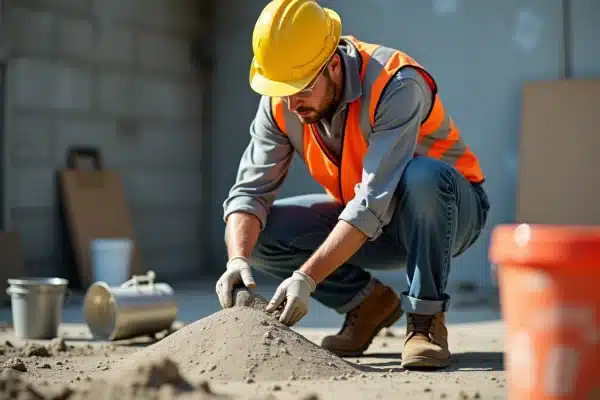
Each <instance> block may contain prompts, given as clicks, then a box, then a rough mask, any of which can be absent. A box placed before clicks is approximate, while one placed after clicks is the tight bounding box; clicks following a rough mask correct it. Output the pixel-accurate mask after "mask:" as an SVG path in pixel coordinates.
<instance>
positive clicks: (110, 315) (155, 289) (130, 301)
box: [83, 271, 178, 341]
mask: <svg viewBox="0 0 600 400" xmlns="http://www.w3.org/2000/svg"><path fill="white" fill-rule="evenodd" d="M155 278H156V275H155V274H154V272H153V271H149V272H148V274H147V275H146V276H133V277H132V279H130V280H128V281H127V282H125V283H123V284H122V285H120V286H116V287H113V286H109V285H108V284H106V283H105V282H95V283H94V284H92V285H91V286H90V287H89V289H88V290H87V292H86V294H85V299H84V303H83V312H84V315H85V319H86V322H87V325H88V327H89V329H90V331H91V333H92V335H93V336H94V338H96V339H98V340H109V341H114V340H123V339H131V338H134V337H137V336H143V335H154V334H156V333H158V332H162V331H164V330H167V329H169V328H170V327H171V325H172V324H173V322H174V321H175V319H176V318H177V311H178V310H177V303H176V301H175V297H174V292H173V289H172V288H171V286H169V285H168V284H166V283H155V282H154V280H155Z"/></svg>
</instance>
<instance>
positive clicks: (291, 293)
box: [266, 271, 317, 326]
mask: <svg viewBox="0 0 600 400" xmlns="http://www.w3.org/2000/svg"><path fill="white" fill-rule="evenodd" d="M316 287H317V285H316V283H315V281H314V280H313V279H312V278H311V277H310V276H308V275H306V274H305V273H304V272H301V271H294V273H293V274H292V276H290V277H289V278H287V279H286V280H284V281H283V282H281V284H280V285H279V287H278V288H277V290H276V291H275V294H274V295H273V298H272V299H271V301H270V302H269V304H268V305H267V308H266V311H268V312H273V311H275V310H276V309H277V308H279V306H280V305H281V304H282V303H283V301H284V300H285V302H286V303H285V307H284V309H283V312H282V314H281V317H279V322H281V323H282V324H284V325H287V326H292V325H294V324H295V323H296V322H298V321H300V319H302V317H304V316H305V315H306V314H307V313H308V300H309V297H310V294H311V293H312V292H314V291H315V289H316Z"/></svg>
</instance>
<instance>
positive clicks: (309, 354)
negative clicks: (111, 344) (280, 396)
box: [113, 290, 357, 380]
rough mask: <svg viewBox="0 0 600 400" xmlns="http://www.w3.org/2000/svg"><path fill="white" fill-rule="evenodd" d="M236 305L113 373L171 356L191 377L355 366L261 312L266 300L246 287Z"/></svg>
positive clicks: (350, 370) (288, 374) (326, 372)
mask: <svg viewBox="0 0 600 400" xmlns="http://www.w3.org/2000/svg"><path fill="white" fill-rule="evenodd" d="M235 298H236V306H235V307H233V308H230V309H225V310H221V311H219V312H217V313H215V314H212V315H210V316H208V317H206V318H203V319H201V320H199V321H196V322H194V323H192V324H189V325H187V326H185V327H183V328H181V329H180V330H178V331H177V332H175V333H173V334H171V335H169V336H167V337H166V338H165V339H163V340H161V341H160V342H158V343H155V344H153V345H151V346H149V347H147V348H144V349H142V350H140V351H139V352H137V353H135V354H133V355H132V356H131V357H130V358H128V359H127V360H124V361H123V362H122V363H121V364H120V365H117V366H115V367H116V368H115V370H114V371H113V372H114V373H119V374H123V373H124V371H127V370H135V368H136V366H137V365H140V364H142V363H145V362H148V361H151V360H157V359H163V358H166V357H168V358H170V359H171V360H172V361H174V362H175V363H176V364H178V365H179V368H180V369H181V370H182V371H185V375H186V376H187V377H188V378H190V379H206V378H210V377H212V378H214V379H219V380H221V379H223V380H245V379H254V380H286V379H290V378H292V379H296V378H297V379H303V378H310V379H325V378H329V377H332V376H340V375H351V374H354V373H356V372H357V370H356V369H355V368H354V367H353V366H352V365H351V364H350V363H348V362H346V361H345V360H343V359H341V358H340V357H338V356H336V355H334V354H332V353H330V352H328V351H327V350H324V349H323V348H321V347H319V346H317V345H315V344H314V343H312V342H310V341H309V340H307V339H306V338H304V337H303V336H302V335H300V334H298V333H296V332H294V331H293V330H291V329H290V328H288V327H287V326H285V325H283V324H281V323H280V322H279V321H278V320H277V317H276V315H273V314H269V313H267V312H265V311H264V307H265V306H266V304H267V301H266V300H265V299H264V298H262V297H261V296H258V295H255V294H253V293H251V292H249V291H247V290H238V291H237V292H236V294H235Z"/></svg>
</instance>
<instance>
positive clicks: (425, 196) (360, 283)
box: [251, 157, 489, 315]
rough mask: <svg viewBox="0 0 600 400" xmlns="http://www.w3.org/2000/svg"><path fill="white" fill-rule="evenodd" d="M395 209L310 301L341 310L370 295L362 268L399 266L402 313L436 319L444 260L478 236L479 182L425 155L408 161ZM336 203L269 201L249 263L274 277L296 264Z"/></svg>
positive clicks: (482, 200)
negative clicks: (404, 284)
mask: <svg viewBox="0 0 600 400" xmlns="http://www.w3.org/2000/svg"><path fill="white" fill-rule="evenodd" d="M396 198H397V199H398V201H397V205H396V207H397V209H396V211H395V213H394V216H393V218H392V220H391V222H390V223H389V224H388V225H386V226H385V227H384V228H383V233H382V234H381V235H380V236H379V237H378V238H377V239H375V240H373V241H367V242H366V243H365V244H364V245H363V246H362V247H361V248H360V249H359V250H358V252H357V253H355V254H354V255H353V256H352V257H351V258H350V259H349V260H348V262H346V263H345V264H343V265H341V266H340V267H339V268H337V269H336V270H335V271H334V272H333V273H331V274H330V275H329V276H328V277H327V278H326V279H325V280H324V281H323V282H321V283H320V284H319V285H317V289H316V290H315V292H314V293H313V297H314V298H315V299H316V300H317V301H319V302H320V303H322V304H324V305H325V306H327V307H330V308H333V309H335V310H337V311H338V312H339V313H346V312H348V311H350V310H351V309H353V308H354V307H356V306H358V305H359V304H360V303H361V302H362V301H363V300H364V298H365V297H366V296H368V295H369V293H370V292H371V291H372V289H373V287H374V284H375V280H374V279H373V278H372V276H371V274H370V273H369V272H367V271H366V270H365V269H388V270H389V269H398V268H402V267H405V268H406V272H407V280H408V285H409V289H408V291H406V292H404V293H402V294H401V301H402V307H403V308H404V310H405V312H409V313H417V314H430V315H432V314H437V313H439V312H445V311H447V309H448V305H449V300H450V296H449V295H448V294H447V293H446V292H445V289H446V284H447V280H448V274H449V272H450V261H451V259H452V257H455V256H457V255H459V254H461V253H463V252H464V251H465V250H466V249H467V248H469V247H470V246H471V245H472V244H473V243H474V242H475V240H476V239H477V238H478V237H479V234H480V232H481V230H482V228H483V227H484V225H485V222H486V219H487V213H488V210H489V202H488V199H487V195H486V193H485V192H484V190H483V188H482V187H481V186H480V185H476V184H472V183H470V182H469V181H468V180H466V179H465V178H464V177H463V175H462V174H460V173H459V172H458V171H457V170H456V169H455V168H453V167H452V166H450V165H449V164H447V163H444V162H442V161H439V160H435V159H432V158H426V157H417V158H415V159H413V160H412V161H410V163H409V164H408V166H407V168H406V170H405V173H404V174H403V177H402V179H401V181H400V184H399V185H398V188H397V190H396ZM342 209H343V206H341V205H340V204H338V203H336V202H334V201H333V200H332V199H331V198H330V197H329V196H328V195H326V194H310V195H304V196H296V197H291V198H285V199H281V200H278V201H275V202H274V204H273V207H272V208H271V212H270V214H269V217H268V219H267V224H266V226H265V229H264V230H263V231H262V232H261V234H260V236H259V239H258V243H257V245H256V246H255V249H254V251H253V254H252V259H251V264H252V266H253V267H254V268H257V269H259V270H261V271H263V272H265V273H266V274H268V275H271V276H274V277H276V278H278V279H280V280H283V279H286V278H288V277H289V276H290V275H291V274H292V272H293V271H294V270H296V269H298V268H300V267H301V266H302V264H303V263H304V262H305V261H306V260H307V259H308V258H309V257H310V255H311V254H312V253H313V252H314V251H315V250H316V249H317V248H318V247H319V246H320V245H321V243H323V241H324V240H325V239H326V238H327V236H328V235H329V233H330V232H331V230H332V229H333V227H334V226H335V224H336V223H337V222H338V215H339V214H340V213H341V211H342Z"/></svg>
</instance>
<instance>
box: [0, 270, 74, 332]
mask: <svg viewBox="0 0 600 400" xmlns="http://www.w3.org/2000/svg"><path fill="white" fill-rule="evenodd" d="M68 283H69V282H68V281H67V280H66V279H62V278H22V279H8V284H9V287H8V289H6V293H7V294H8V295H9V296H10V299H11V307H12V318H13V326H14V331H15V336H16V337H18V338H22V339H39V340H47V339H53V338H55V337H56V336H57V335H58V327H59V325H60V323H61V320H62V309H63V305H64V302H65V300H66V297H67V293H68V291H67V284H68Z"/></svg>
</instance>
